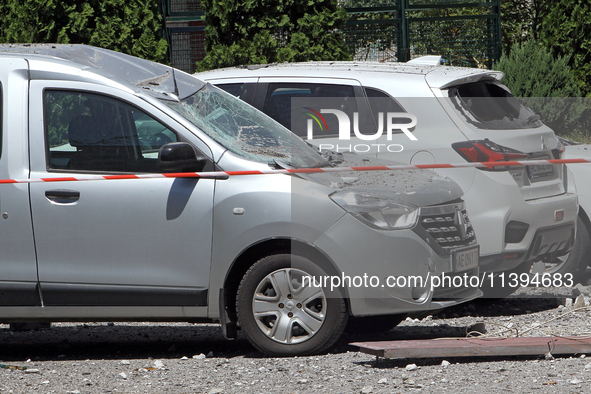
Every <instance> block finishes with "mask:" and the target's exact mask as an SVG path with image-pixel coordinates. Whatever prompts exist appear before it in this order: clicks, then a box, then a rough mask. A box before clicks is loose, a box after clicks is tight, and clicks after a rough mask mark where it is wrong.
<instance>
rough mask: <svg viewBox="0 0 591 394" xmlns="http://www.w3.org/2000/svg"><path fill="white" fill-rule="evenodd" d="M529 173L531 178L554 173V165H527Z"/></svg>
mask: <svg viewBox="0 0 591 394" xmlns="http://www.w3.org/2000/svg"><path fill="white" fill-rule="evenodd" d="M527 173H528V175H529V179H536V178H541V177H545V176H550V175H554V166H553V165H552V164H542V165H535V166H527Z"/></svg>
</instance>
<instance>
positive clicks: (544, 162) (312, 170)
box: [0, 159, 591, 184]
mask: <svg viewBox="0 0 591 394" xmlns="http://www.w3.org/2000/svg"><path fill="white" fill-rule="evenodd" d="M580 163H591V159H551V160H526V161H494V162H478V163H453V164H400V165H395V166H368V167H324V168H290V169H279V170H251V171H211V172H179V173H171V174H129V175H80V176H67V177H53V178H30V179H0V184H12V183H39V182H80V181H104V180H120V179H152V178H227V177H228V176H240V175H263V174H287V175H289V174H316V173H321V172H347V171H396V170H425V169H442V168H471V167H472V168H491V167H519V166H532V165H547V164H580Z"/></svg>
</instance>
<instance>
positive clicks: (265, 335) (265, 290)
mask: <svg viewBox="0 0 591 394" xmlns="http://www.w3.org/2000/svg"><path fill="white" fill-rule="evenodd" d="M325 275H326V273H325V272H324V271H323V270H322V269H321V268H320V267H318V266H317V265H315V264H314V263H312V262H311V261H310V260H308V259H307V258H305V257H301V256H293V255H290V254H276V255H272V256H268V257H265V258H263V259H261V260H259V261H258V262H256V263H255V264H254V265H253V266H252V267H250V269H249V270H248V271H247V272H246V274H244V277H243V278H242V281H241V282H240V286H239V288H238V294H237V296H236V308H237V312H238V322H239V323H240V326H241V328H242V330H243V331H244V332H245V333H246V335H247V338H248V340H249V341H250V343H251V344H252V345H253V346H254V347H255V348H257V349H258V350H260V351H261V352H263V353H266V354H268V355H271V356H300V355H309V354H317V353H320V352H323V351H325V350H327V349H328V348H329V347H330V346H332V345H333V344H334V343H335V342H336V341H337V339H338V338H339V337H340V336H341V334H342V332H343V330H344V328H345V325H346V324H347V317H348V314H347V307H346V304H345V301H344V300H343V297H342V295H341V294H340V292H339V290H338V289H334V290H332V291H331V290H330V289H329V288H323V287H318V286H314V281H313V278H316V279H318V278H320V277H324V276H325ZM305 278H308V279H305ZM317 284H318V283H317Z"/></svg>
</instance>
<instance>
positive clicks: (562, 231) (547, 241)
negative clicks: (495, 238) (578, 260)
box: [480, 222, 576, 272]
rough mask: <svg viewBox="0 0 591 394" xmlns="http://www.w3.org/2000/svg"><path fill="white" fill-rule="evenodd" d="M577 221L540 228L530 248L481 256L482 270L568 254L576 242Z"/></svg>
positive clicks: (494, 270)
mask: <svg viewBox="0 0 591 394" xmlns="http://www.w3.org/2000/svg"><path fill="white" fill-rule="evenodd" d="M575 231H576V227H575V223H574V222H569V223H564V224H562V225H559V226H550V227H546V228H541V229H538V230H537V231H536V232H535V234H534V236H533V237H532V242H531V245H530V247H529V249H524V250H512V251H511V252H508V253H500V254H496V255H490V256H481V257H480V271H481V272H498V271H507V270H510V269H513V268H515V267H517V266H519V265H520V264H522V263H525V262H529V263H531V262H534V261H539V260H544V261H547V260H551V259H553V258H556V257H559V256H563V255H565V254H567V253H568V252H569V251H570V250H571V248H572V247H573V245H574V242H575Z"/></svg>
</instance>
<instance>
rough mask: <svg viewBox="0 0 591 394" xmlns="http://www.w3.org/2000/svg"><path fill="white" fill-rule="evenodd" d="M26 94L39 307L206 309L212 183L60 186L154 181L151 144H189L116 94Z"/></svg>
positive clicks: (39, 90) (52, 86) (35, 90)
mask: <svg viewBox="0 0 591 394" xmlns="http://www.w3.org/2000/svg"><path fill="white" fill-rule="evenodd" d="M30 91H31V98H30V108H31V113H30V117H29V119H30V152H31V177H32V178H46V180H47V181H46V182H39V183H32V184H31V189H30V190H31V192H30V193H31V212H32V216H33V223H34V232H35V243H36V250H37V259H38V271H39V281H40V286H41V292H42V296H43V303H44V305H46V306H54V305H55V306H70V305H89V306H111V305H112V306H148V305H149V306H169V305H178V306H204V305H207V287H208V283H209V270H210V254H211V231H212V204H213V192H214V182H215V181H214V180H212V179H199V180H197V179H180V178H177V179H173V178H152V179H118V180H101V181H75V182H66V181H63V180H61V179H64V178H66V179H67V178H69V177H78V178H84V176H86V175H100V174H102V175H118V174H130V173H147V174H149V173H158V172H159V169H158V166H157V155H158V149H159V148H160V146H162V145H164V144H166V143H168V142H176V141H181V140H184V141H187V142H192V141H191V138H195V137H194V136H193V137H192V135H190V133H186V130H185V135H184V136H183V135H181V134H180V133H179V132H178V131H177V129H179V128H180V127H179V125H178V124H177V123H176V122H174V120H173V119H171V118H169V117H167V116H166V115H165V114H163V113H161V112H159V111H158V110H156V109H155V107H154V106H152V105H150V104H148V103H146V102H145V101H143V100H141V99H139V98H138V97H136V96H134V95H133V94H129V93H127V92H123V91H121V90H118V89H112V88H109V87H102V86H96V85H92V84H85V83H78V82H53V81H52V82H49V81H47V82H46V81H32V82H31V90H30ZM181 130H182V129H181ZM193 142H195V141H193ZM195 144H196V142H195ZM197 153H198V155H204V156H208V157H211V153H210V152H207V151H202V152H197Z"/></svg>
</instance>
